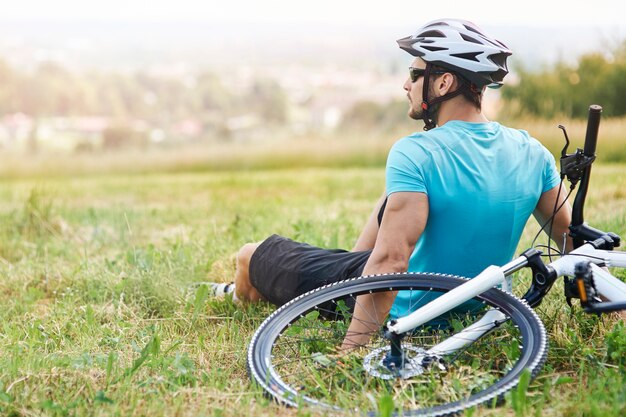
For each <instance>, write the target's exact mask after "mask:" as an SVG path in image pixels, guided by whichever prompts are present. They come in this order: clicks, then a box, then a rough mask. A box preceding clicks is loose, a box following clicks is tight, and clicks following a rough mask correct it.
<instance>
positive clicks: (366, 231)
mask: <svg viewBox="0 0 626 417" xmlns="http://www.w3.org/2000/svg"><path fill="white" fill-rule="evenodd" d="M386 198H387V194H386V193H383V195H382V197H381V198H380V199H379V200H378V202H377V203H376V206H375V207H374V210H373V211H372V214H370V217H369V219H367V223H366V224H365V227H364V228H363V230H362V231H361V234H360V235H359V238H358V239H357V241H356V243H355V244H354V247H353V248H352V252H357V251H364V250H370V249H373V248H374V245H375V243H376V236H378V213H379V212H380V208H381V207H382V205H383V203H384V202H385V199H386Z"/></svg>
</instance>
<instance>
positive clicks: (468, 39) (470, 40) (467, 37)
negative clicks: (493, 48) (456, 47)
mask: <svg viewBox="0 0 626 417" xmlns="http://www.w3.org/2000/svg"><path fill="white" fill-rule="evenodd" d="M460 35H461V37H462V38H463V40H465V41H467V42H473V43H477V44H479V45H480V44H481V42H480V41H479V40H478V39H475V38H472V37H471V36H467V35H466V34H464V33H461V34H460Z"/></svg>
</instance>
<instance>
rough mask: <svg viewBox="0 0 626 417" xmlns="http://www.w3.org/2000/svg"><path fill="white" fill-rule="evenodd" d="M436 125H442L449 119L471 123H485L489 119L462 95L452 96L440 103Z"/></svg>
mask: <svg viewBox="0 0 626 417" xmlns="http://www.w3.org/2000/svg"><path fill="white" fill-rule="evenodd" d="M438 116H439V117H438V118H437V125H439V126H443V125H444V124H446V123H447V122H449V121H450V120H460V121H463V122H472V123H487V122H488V121H489V119H487V117H486V116H485V115H484V114H483V112H482V111H481V110H479V109H477V108H476V107H474V106H473V105H472V104H471V103H469V102H468V101H467V100H465V99H464V98H462V97H454V98H452V99H450V100H447V101H445V102H443V103H441V107H440V108H439V114H438Z"/></svg>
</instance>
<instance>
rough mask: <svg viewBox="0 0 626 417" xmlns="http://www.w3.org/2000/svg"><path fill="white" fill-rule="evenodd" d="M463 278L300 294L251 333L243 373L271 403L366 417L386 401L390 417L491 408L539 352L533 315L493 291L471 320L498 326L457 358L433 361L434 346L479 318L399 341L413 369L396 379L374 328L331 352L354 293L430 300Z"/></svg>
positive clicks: (392, 281) (374, 281) (399, 278)
mask: <svg viewBox="0 0 626 417" xmlns="http://www.w3.org/2000/svg"><path fill="white" fill-rule="evenodd" d="M465 281H466V280H465V279H463V278H459V277H452V276H447V275H441V274H412V273H404V274H390V275H379V276H366V277H360V278H354V279H350V280H346V281H341V282H338V283H335V284H332V285H328V286H325V287H322V288H319V289H317V290H314V291H311V292H309V293H307V294H304V295H302V296H300V297H298V298H296V299H294V300H292V301H291V302H289V303H287V304H285V305H284V306H282V307H281V308H279V309H278V310H276V311H275V312H274V313H273V314H272V315H270V316H269V317H268V318H267V319H266V320H265V321H264V322H263V323H262V324H261V326H260V327H259V328H258V329H257V331H256V332H255V334H254V335H253V337H252V341H251V342H250V346H249V349H248V358H247V359H248V371H249V373H250V376H251V378H252V379H253V380H254V381H255V382H256V383H258V384H259V385H260V386H261V387H263V389H264V390H265V391H266V392H267V393H268V394H270V395H271V396H272V397H274V398H275V399H276V400H278V401H279V402H281V403H283V404H286V405H290V406H296V407H297V406H300V405H305V404H308V405H314V406H319V407H324V408H330V409H333V410H346V411H347V410H350V411H351V412H353V411H355V410H358V411H361V412H369V413H370V414H372V415H373V414H375V412H376V408H377V404H378V401H379V400H380V398H381V397H382V396H387V397H391V398H392V400H393V406H394V409H395V411H396V413H397V414H400V415H411V416H417V415H420V416H421V415H432V416H439V415H447V414H453V413H457V412H459V411H461V410H463V409H465V408H469V407H472V406H475V405H478V404H481V403H485V402H492V403H495V402H496V401H497V399H499V398H501V397H502V396H503V394H504V393H505V392H507V391H509V390H511V389H512V388H514V387H515V386H516V385H517V384H518V383H519V379H520V376H521V375H522V373H523V372H524V370H525V369H529V370H530V372H531V377H534V376H535V375H536V373H537V372H539V370H540V369H541V366H542V365H543V362H544V361H545V357H546V354H547V338H546V333H545V329H544V327H543V324H542V323H541V321H540V320H539V318H538V317H537V315H536V314H535V313H534V311H533V310H532V309H530V308H529V307H528V305H527V304H526V302H525V301H522V300H520V299H518V298H516V297H515V296H513V295H511V294H508V293H506V292H504V291H501V290H499V289H495V288H494V289H490V290H489V291H487V292H485V293H483V294H480V295H479V296H477V297H475V298H474V299H473V303H474V304H475V303H477V302H478V303H482V304H484V305H485V306H486V308H485V309H483V310H482V311H481V312H480V313H478V315H482V314H484V312H485V311H487V310H490V309H496V310H498V311H500V312H502V313H503V314H504V316H503V319H502V320H499V321H498V323H497V326H496V327H495V328H494V329H493V330H491V331H490V332H488V333H487V334H485V335H483V336H482V337H481V338H479V339H478V340H477V341H475V342H473V343H471V344H469V346H465V347H464V348H463V349H461V350H459V351H456V352H454V353H449V354H447V355H442V356H439V355H432V347H433V346H435V345H437V346H441V345H440V343H441V342H442V341H443V340H445V339H447V338H448V337H450V336H451V335H452V334H455V335H456V336H455V337H457V338H463V337H464V335H468V334H469V331H467V330H465V329H466V327H467V326H468V325H470V324H471V323H474V322H476V320H477V313H473V314H463V313H455V314H448V315H447V316H446V317H440V318H439V319H437V320H436V322H437V324H436V325H433V322H431V323H430V324H428V325H425V326H423V327H422V328H417V329H414V330H413V331H412V332H411V333H410V334H408V335H406V336H405V338H404V339H403V341H402V347H403V350H404V352H405V354H406V356H407V359H406V362H407V363H409V362H412V363H419V364H418V365H412V368H411V369H408V371H407V372H404V373H398V372H397V370H396V371H395V372H394V371H393V370H390V369H389V367H388V366H386V365H385V363H384V362H383V359H384V357H385V356H386V353H387V352H388V351H389V346H390V342H389V340H387V339H386V338H385V337H384V335H383V334H382V331H379V332H378V334H375V335H374V336H373V337H372V338H371V341H370V343H369V344H368V345H367V346H363V347H360V348H358V349H355V350H351V351H348V352H346V351H341V350H340V349H339V347H340V346H341V343H342V341H343V339H344V336H345V334H346V330H347V327H348V324H349V323H350V320H351V308H350V306H351V305H354V303H355V302H356V297H357V296H358V295H360V294H365V293H371V292H380V291H422V292H423V293H420V294H425V295H428V296H430V295H433V296H438V295H441V294H443V293H445V292H448V291H450V290H452V289H454V288H456V287H457V286H459V285H461V284H463V283H464V282H465ZM496 314H499V313H496ZM441 323H445V325H441ZM492 327H493V326H492ZM466 331H467V332H468V333H464V332H466ZM429 349H430V350H429ZM433 359H434V360H433ZM428 363H430V366H429V365H428Z"/></svg>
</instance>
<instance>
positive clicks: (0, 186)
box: [0, 164, 626, 416]
mask: <svg viewBox="0 0 626 417" xmlns="http://www.w3.org/2000/svg"><path fill="white" fill-rule="evenodd" d="M148 171H149V170H148ZM625 171H626V166H625V165H609V164H604V165H598V166H597V167H594V179H593V185H592V190H591V192H590V195H589V201H588V207H587V210H586V213H587V217H588V220H589V221H590V222H591V223H592V224H594V225H595V226H596V227H599V228H606V229H610V230H614V231H615V232H617V233H620V234H622V235H624V236H626V175H624V172H625ZM6 172H7V171H4V173H5V174H6ZM86 172H87V173H83V174H81V175H69V174H68V175H59V176H50V177H46V176H45V175H43V174H42V173H41V172H37V170H34V171H31V175H26V176H25V177H20V176H16V175H4V179H3V180H0V276H1V277H2V278H1V280H0V303H1V305H2V307H3V308H2V310H1V312H0V320H1V323H2V330H1V331H0V414H2V415H8V416H35V415H54V416H72V415H93V416H125V415H146V416H148V415H149V416H239V415H259V416H266V415H267V416H274V415H279V416H300V415H308V414H313V415H314V414H315V412H314V411H311V410H289V409H285V408H281V407H279V406H277V405H275V404H273V403H271V402H270V401H268V400H267V399H265V398H264V397H263V395H262V393H261V391H260V390H259V389H258V388H256V387H254V386H252V385H251V384H250V383H249V380H248V377H247V374H246V366H245V351H246V347H247V343H248V341H249V338H250V336H251V334H252V332H253V331H254V329H255V328H256V327H257V326H258V325H259V324H260V322H261V321H262V320H263V318H264V317H265V316H267V314H268V313H269V312H270V311H272V309H271V307H269V306H267V305H258V306H251V307H246V308H243V309H239V308H237V307H235V306H234V305H233V304H232V303H231V302H230V301H214V300H211V299H209V298H207V297H206V293H205V292H204V291H203V287H202V286H199V285H198V284H199V283H201V282H202V281H204V280H207V279H212V280H220V281H221V280H223V281H227V280H230V279H231V277H232V273H233V270H234V257H233V255H234V253H235V252H236V250H237V249H238V248H239V247H240V245H242V244H243V243H245V242H248V241H256V240H260V239H263V238H264V237H266V236H267V235H268V234H271V233H280V234H283V235H286V236H289V237H291V238H294V239H300V240H304V241H307V242H309V243H312V244H315V245H319V246H325V247H343V248H349V247H351V245H352V244H353V242H354V240H355V239H356V237H357V234H358V233H359V230H360V228H361V226H362V225H363V224H364V222H365V219H366V218H367V216H368V215H369V212H370V210H371V207H372V204H373V203H374V201H375V200H376V198H377V197H378V196H379V194H380V192H381V190H382V188H383V174H384V173H383V170H382V169H381V168H379V167H370V168H368V167H358V168H349V169H345V168H344V169H340V168H315V169H313V168H311V169H275V170H247V171H246V170H240V171H216V172H184V171H181V172H175V173H165V174H163V173H156V172H155V173H148V174H139V173H135V174H120V173H109V174H106V175H105V174H102V173H100V172H99V171H98V170H91V171H90V170H89V169H87V168H86ZM89 172H91V173H89ZM537 230H538V228H537V226H535V225H534V224H530V225H529V227H528V228H527V230H526V232H525V234H524V238H523V242H522V244H521V246H527V245H529V244H530V241H531V240H532V237H533V236H534V234H535V233H536V231H537ZM544 241H545V240H544ZM555 287H556V288H555V289H554V290H553V292H552V293H551V294H550V296H549V297H548V298H547V299H546V300H545V302H544V304H543V305H542V306H541V308H540V309H539V314H540V316H541V317H542V319H544V321H545V324H546V327H547V330H548V334H549V336H550V338H551V350H550V354H549V359H548V362H547V364H546V366H545V368H544V370H543V372H542V373H541V374H540V376H539V377H538V378H537V379H536V380H535V381H534V382H532V383H531V386H530V389H529V391H528V393H527V394H524V393H521V394H519V395H517V396H516V397H515V398H511V397H509V398H508V400H507V404H505V405H504V406H503V407H501V408H498V409H495V410H488V409H479V410H475V412H473V413H469V414H471V415H498V416H499V415H505V416H509V415H510V416H620V415H625V414H626V359H625V358H626V328H625V327H624V325H623V323H622V324H618V322H617V321H616V319H615V317H612V316H603V317H600V318H597V317H593V316H588V315H584V314H582V313H581V312H580V311H579V310H578V309H575V310H574V313H573V314H572V313H571V312H570V309H569V308H568V307H567V305H566V304H565V302H564V299H563V296H562V289H561V288H562V285H561V284H560V283H558V284H557V285H556V286H555Z"/></svg>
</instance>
